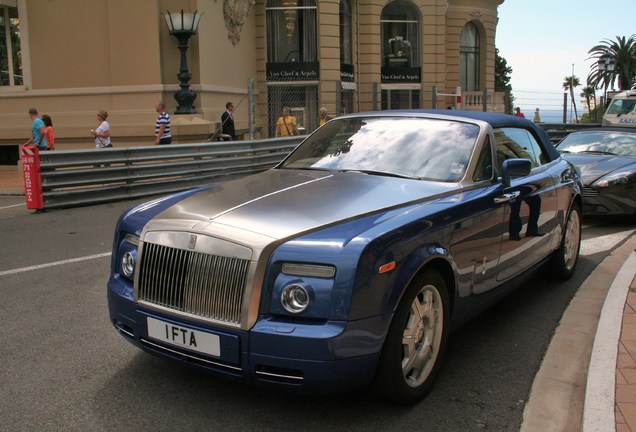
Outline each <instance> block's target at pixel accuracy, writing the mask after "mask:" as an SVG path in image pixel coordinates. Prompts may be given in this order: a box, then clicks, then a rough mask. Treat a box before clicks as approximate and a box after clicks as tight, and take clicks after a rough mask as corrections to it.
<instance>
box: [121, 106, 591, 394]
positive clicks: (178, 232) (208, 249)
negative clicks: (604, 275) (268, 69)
mask: <svg viewBox="0 0 636 432" xmlns="http://www.w3.org/2000/svg"><path fill="white" fill-rule="evenodd" d="M580 238H581V183H580V180H579V176H578V173H577V171H576V169H575V168H574V167H573V166H572V165H571V164H570V163H569V162H567V161H565V160H564V159H562V158H561V157H560V155H559V153H558V152H557V151H556V150H555V149H554V147H553V146H552V145H551V144H550V140H549V139H548V137H547V135H546V133H545V131H544V130H543V129H541V128H538V127H536V126H535V125H534V124H533V123H532V122H530V121H528V120H525V119H521V118H518V117H513V116H509V115H504V114H492V113H479V112H461V111H447V110H443V111H383V112H372V113H366V114H355V115H346V116H342V117H338V118H336V119H334V120H331V121H329V122H328V123H327V124H325V125H324V126H322V127H321V128H319V129H318V130H316V131H315V132H314V133H313V134H311V135H310V136H309V137H308V138H307V139H305V140H304V141H303V142H302V143H301V144H300V145H299V146H298V147H297V148H296V149H295V150H294V151H293V152H292V153H291V154H289V156H288V157H286V158H285V159H284V160H283V161H282V162H281V163H280V164H278V165H277V166H276V167H274V168H272V169H269V170H267V171H265V172H262V173H260V174H255V175H251V176H247V177H244V178H240V179H234V180H228V181H223V182H219V183H215V184H212V185H209V186H207V187H204V188H200V189H196V190H191V191H187V192H182V193H179V194H176V195H173V196H170V197H167V198H161V199H157V200H155V201H151V202H149V203H147V204H144V205H141V206H138V207H136V208H134V209H132V210H130V211H128V212H126V213H125V214H124V215H122V217H121V218H120V220H119V222H118V224H117V228H116V232H115V240H114V249H113V254H112V274H111V276H110V279H109V282H108V304H109V309H110V319H111V322H112V324H113V325H114V327H115V329H117V331H118V332H119V333H120V334H121V335H122V336H123V337H124V338H126V339H127V340H128V341H130V342H132V343H133V344H135V345H137V346H138V347H140V348H142V349H144V350H146V351H148V352H150V353H153V354H156V355H159V356H162V357H167V358H171V359H175V360H180V361H183V362H185V363H188V364H190V365H193V366H196V367H198V368H201V369H205V370H208V371H212V372H214V373H216V374H217V375H222V376H226V377H232V378H236V379H238V380H241V381H244V382H248V383H254V384H260V385H266V386H276V387H279V388H287V389H292V390H300V391H303V392H306V393H313V394H316V393H333V392H342V391H347V390H351V389H355V388H360V387H367V386H370V387H371V388H373V389H375V390H376V391H377V392H378V394H379V395H382V396H383V397H386V398H388V399H390V400H393V401H398V402H413V401H416V400H418V399H419V398H421V397H422V396H424V395H425V393H426V392H427V391H428V390H429V389H430V387H431V385H432V383H433V379H434V377H435V375H436V373H437V372H438V370H439V368H440V364H441V362H442V358H443V355H444V351H445V348H446V345H447V339H448V336H449V331H450V330H451V328H453V327H454V326H456V325H458V324H460V323H461V322H463V321H465V320H466V319H468V318H469V317H471V316H474V315H475V314H476V313H478V312H480V311H483V310H484V308H486V307H487V306H489V305H491V304H492V303H493V302H494V301H495V300H497V299H498V298H500V297H501V296H503V295H504V294H506V293H507V292H509V291H510V289H512V288H513V287H514V286H516V285H519V283H520V282H521V281H522V280H523V279H524V278H526V277H527V276H529V275H530V274H532V272H533V271H534V270H537V269H538V268H540V267H541V266H544V265H546V266H547V267H544V268H549V271H550V274H551V275H553V276H554V277H556V278H562V279H565V278H568V277H570V276H571V275H572V274H573V272H574V270H575V267H576V264H577V261H578V256H579V245H580Z"/></svg>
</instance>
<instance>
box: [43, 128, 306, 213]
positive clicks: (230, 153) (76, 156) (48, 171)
mask: <svg viewBox="0 0 636 432" xmlns="http://www.w3.org/2000/svg"><path fill="white" fill-rule="evenodd" d="M304 138H305V137H302V136H301V137H289V138H276V139H266V140H258V141H226V142H214V143H202V144H177V145H164V146H152V147H126V148H116V147H115V148H108V149H99V150H71V151H59V150H58V151H53V152H41V153H40V172H41V180H42V198H43V199H42V202H43V205H42V209H43V210H47V209H54V208H62V207H73V206H81V205H88V204H98V203H104V202H112V201H119V200H124V199H131V198H138V197H144V196H150V195H158V194H167V193H172V192H177V191H181V190H185V189H191V188H194V187H198V186H203V185H206V184H210V183H212V182H213V181H215V180H219V179H221V178H222V179H229V178H233V177H239V176H244V175H248V174H253V173H256V172H260V171H264V170H266V169H268V168H271V167H272V166H274V165H276V164H277V163H278V162H280V161H281V160H282V159H283V158H284V157H285V156H286V155H287V154H289V152H290V151H291V150H293V149H294V148H295V147H296V146H297V145H298V144H299V143H300V142H301V141H302V140H303V139H304Z"/></svg>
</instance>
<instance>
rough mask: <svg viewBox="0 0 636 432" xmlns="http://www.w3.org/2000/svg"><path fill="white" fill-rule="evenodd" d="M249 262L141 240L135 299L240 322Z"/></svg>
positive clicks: (195, 313) (230, 321) (209, 317)
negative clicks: (141, 250)
mask: <svg viewBox="0 0 636 432" xmlns="http://www.w3.org/2000/svg"><path fill="white" fill-rule="evenodd" d="M249 263H250V262H249V260H244V259H238V258H228V257H222V256H216V255H209V254H204V253H200V252H194V251H189V250H183V249H175V248H171V247H167V246H161V245H157V244H154V243H144V245H143V252H142V254H141V262H140V265H139V280H138V290H139V291H138V299H139V300H142V301H144V302H147V303H150V304H154V305H157V306H161V307H165V308H169V309H173V310H175V311H178V312H183V313H186V314H192V315H196V316H199V317H202V318H207V319H213V320H216V321H223V322H228V323H232V324H240V323H241V305H242V303H243V292H244V290H245V283H246V280H247V275H248V270H249Z"/></svg>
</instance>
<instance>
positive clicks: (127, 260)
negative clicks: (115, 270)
mask: <svg viewBox="0 0 636 432" xmlns="http://www.w3.org/2000/svg"><path fill="white" fill-rule="evenodd" d="M134 271H135V257H134V256H133V254H132V252H126V253H124V255H123V256H122V258H121V272H122V273H123V274H124V276H126V277H128V278H130V277H132V275H133V272H134Z"/></svg>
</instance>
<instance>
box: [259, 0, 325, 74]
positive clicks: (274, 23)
mask: <svg viewBox="0 0 636 432" xmlns="http://www.w3.org/2000/svg"><path fill="white" fill-rule="evenodd" d="M316 40H317V36H316V2H315V1H314V0H267V61H268V62H270V63H286V62H317V61H318V50H317V47H316Z"/></svg>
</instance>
